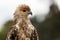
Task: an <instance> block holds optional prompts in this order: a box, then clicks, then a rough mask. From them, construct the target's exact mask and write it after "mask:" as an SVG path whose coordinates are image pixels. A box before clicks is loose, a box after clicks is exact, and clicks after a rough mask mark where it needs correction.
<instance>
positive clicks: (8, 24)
mask: <svg viewBox="0 0 60 40" xmlns="http://www.w3.org/2000/svg"><path fill="white" fill-rule="evenodd" d="M13 24H14V23H13V21H12V20H9V21H7V22H6V24H4V27H3V29H2V31H1V32H0V40H5V39H6V36H7V32H8V31H9V30H10V28H11V26H12V25H13Z"/></svg>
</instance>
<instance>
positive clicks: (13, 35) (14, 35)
mask: <svg viewBox="0 0 60 40" xmlns="http://www.w3.org/2000/svg"><path fill="white" fill-rule="evenodd" d="M29 14H31V15H32V12H31V9H30V7H29V6H28V5H25V4H22V5H20V6H19V7H17V9H16V11H15V13H14V22H15V25H14V26H12V28H11V30H10V31H9V32H8V34H7V38H6V40H39V38H38V33H37V30H36V28H35V27H34V26H33V25H32V23H31V21H30V19H29V18H28V15H29Z"/></svg>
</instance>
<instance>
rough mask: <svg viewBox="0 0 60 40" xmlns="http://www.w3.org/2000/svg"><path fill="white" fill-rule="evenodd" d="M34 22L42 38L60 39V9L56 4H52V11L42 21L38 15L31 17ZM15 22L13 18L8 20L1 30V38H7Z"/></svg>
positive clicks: (2, 39)
mask: <svg viewBox="0 0 60 40" xmlns="http://www.w3.org/2000/svg"><path fill="white" fill-rule="evenodd" d="M31 22H32V24H33V25H34V26H35V27H36V28H37V31H38V34H39V38H40V40H60V11H59V9H58V7H57V6H56V5H55V4H52V5H51V6H50V12H49V14H48V15H47V17H46V20H44V21H43V22H41V23H38V22H37V21H36V17H34V18H31ZM13 24H14V22H13V21H12V20H9V21H8V22H6V24H5V26H4V28H3V29H2V31H1V32H0V40H5V39H6V35H7V32H8V31H9V30H10V27H11V26H12V25H13Z"/></svg>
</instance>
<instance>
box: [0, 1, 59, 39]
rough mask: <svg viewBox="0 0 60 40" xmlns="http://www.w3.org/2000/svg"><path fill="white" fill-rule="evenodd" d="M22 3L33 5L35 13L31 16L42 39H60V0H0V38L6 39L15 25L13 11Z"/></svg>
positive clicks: (32, 9)
mask: <svg viewBox="0 0 60 40" xmlns="http://www.w3.org/2000/svg"><path fill="white" fill-rule="evenodd" d="M21 4H27V5H29V6H30V7H31V11H32V12H33V15H32V16H29V18H30V20H31V22H32V24H33V25H34V26H35V27H36V28H37V31H38V34H39V38H40V40H60V0H0V40H5V39H6V35H7V32H8V31H9V30H10V28H11V26H12V25H14V22H13V13H14V12H15V9H16V7H17V6H18V5H21Z"/></svg>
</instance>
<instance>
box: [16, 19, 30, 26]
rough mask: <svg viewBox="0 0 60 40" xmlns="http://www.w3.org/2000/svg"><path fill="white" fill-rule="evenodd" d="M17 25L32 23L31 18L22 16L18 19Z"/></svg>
mask: <svg viewBox="0 0 60 40" xmlns="http://www.w3.org/2000/svg"><path fill="white" fill-rule="evenodd" d="M16 24H17V25H20V26H21V25H24V24H25V25H28V24H31V22H30V19H29V18H20V19H18V22H17V23H16Z"/></svg>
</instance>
